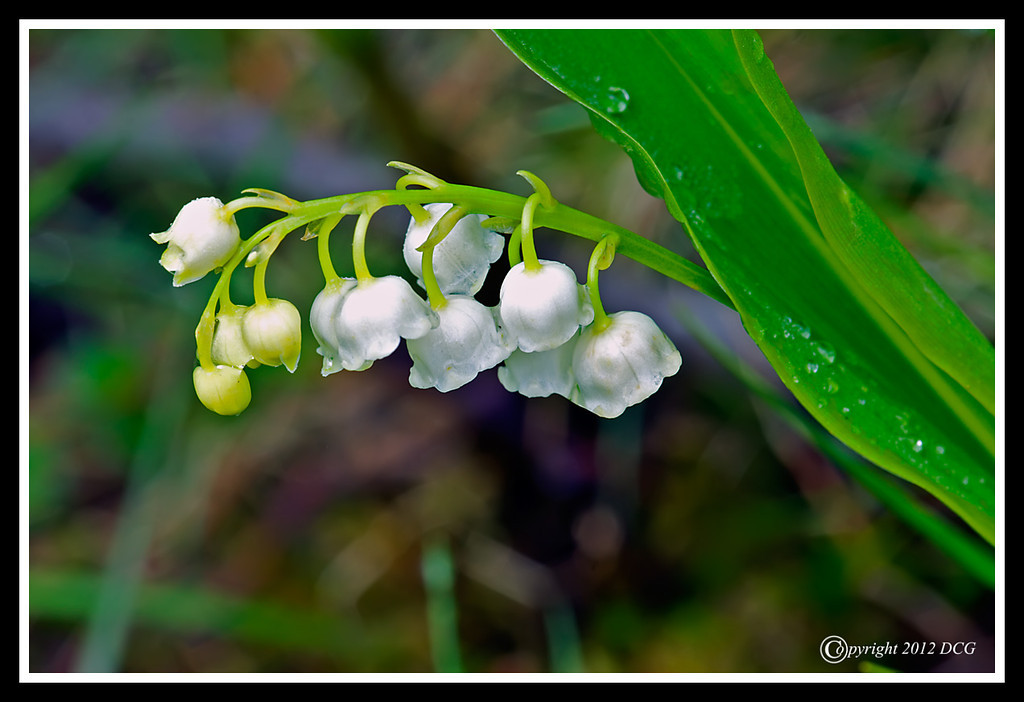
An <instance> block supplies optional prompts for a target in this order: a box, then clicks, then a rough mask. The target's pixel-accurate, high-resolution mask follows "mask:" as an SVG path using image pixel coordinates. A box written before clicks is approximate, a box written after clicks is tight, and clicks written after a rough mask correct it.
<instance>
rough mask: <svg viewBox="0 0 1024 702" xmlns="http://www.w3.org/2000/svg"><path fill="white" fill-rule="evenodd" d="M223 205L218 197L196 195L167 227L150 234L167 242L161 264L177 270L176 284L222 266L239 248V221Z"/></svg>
mask: <svg viewBox="0 0 1024 702" xmlns="http://www.w3.org/2000/svg"><path fill="white" fill-rule="evenodd" d="M223 207H224V203H222V202H221V201H220V200H218V199H217V198H215V197H202V198H198V199H195V200H193V201H192V202H190V203H188V204H187V205H185V206H184V207H182V208H181V211H180V212H178V216H177V217H175V218H174V222H173V223H172V224H171V226H170V228H169V229H168V230H167V231H165V232H158V233H155V234H150V237H151V238H152V239H153V241H155V242H157V243H158V244H167V249H166V250H165V251H164V253H163V255H162V256H161V257H160V265H161V266H163V267H164V268H165V269H167V271H169V272H170V273H173V274H174V279H173V284H174V286H175V287H179V286H182V285H185V284H187V283H191V282H193V281H195V280H199V279H200V278H202V277H203V276H205V275H206V274H207V273H209V272H210V271H213V270H215V269H217V268H220V267H221V266H223V265H224V264H225V263H227V262H228V261H229V260H230V259H231V256H232V255H233V254H234V253H235V251H236V250H237V249H238V246H239V245H240V244H241V239H240V238H239V233H238V224H237V223H236V222H235V217H234V215H231V214H225V212H224V209H223Z"/></svg>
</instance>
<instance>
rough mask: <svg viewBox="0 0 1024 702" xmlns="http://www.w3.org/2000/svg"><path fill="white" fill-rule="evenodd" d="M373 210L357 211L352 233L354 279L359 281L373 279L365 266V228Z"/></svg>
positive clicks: (364, 281) (365, 281)
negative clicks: (357, 214)
mask: <svg viewBox="0 0 1024 702" xmlns="http://www.w3.org/2000/svg"><path fill="white" fill-rule="evenodd" d="M374 212H376V209H374V210H364V211H363V212H360V213H359V219H357V220H356V228H355V231H354V232H353V233H352V265H353V266H354V267H355V271H356V280H358V281H359V282H360V283H368V282H370V281H371V280H373V276H372V275H371V274H370V269H369V268H367V266H366V229H367V228H368V227H369V225H370V218H371V217H373V213H374Z"/></svg>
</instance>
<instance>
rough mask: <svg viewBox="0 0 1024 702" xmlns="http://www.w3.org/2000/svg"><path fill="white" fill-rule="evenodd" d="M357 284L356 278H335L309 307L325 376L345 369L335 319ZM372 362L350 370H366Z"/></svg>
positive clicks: (310, 322) (321, 371)
mask: <svg viewBox="0 0 1024 702" xmlns="http://www.w3.org/2000/svg"><path fill="white" fill-rule="evenodd" d="M356 285H357V283H356V280H355V278H335V279H333V280H331V281H329V282H328V283H327V284H326V285H325V286H324V289H323V290H321V291H320V293H319V294H318V295H317V296H316V298H315V299H314V300H313V306H312V307H310V309H309V326H310V328H312V330H313V336H314V337H315V338H316V341H317V344H319V345H318V346H317V349H316V352H317V353H318V354H320V355H321V356H322V357H323V359H324V360H323V365H322V366H321V369H320V374H321V375H323V376H324V377H325V378H326V377H327V376H328V375H330V374H331V373H337V372H338V371H340V370H345V368H343V367H342V365H341V363H340V362H339V360H338V346H339V343H338V332H337V329H336V324H335V321H336V319H337V311H338V307H339V306H340V304H341V303H342V302H344V300H345V297H346V296H347V295H348V294H349V293H350V292H352V290H353V289H355V287H356ZM371 363H372V361H368V362H367V363H366V365H365V367H362V368H352V369H350V370H365V369H366V368H369V367H370V364H371Z"/></svg>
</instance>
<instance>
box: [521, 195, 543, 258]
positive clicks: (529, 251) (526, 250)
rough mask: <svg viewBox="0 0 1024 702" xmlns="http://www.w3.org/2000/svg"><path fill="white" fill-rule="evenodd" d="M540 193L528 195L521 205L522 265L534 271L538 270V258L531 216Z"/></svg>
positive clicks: (535, 208)
mask: <svg viewBox="0 0 1024 702" xmlns="http://www.w3.org/2000/svg"><path fill="white" fill-rule="evenodd" d="M540 199H541V195H540V194H539V193H534V194H533V195H531V196H530V197H528V198H526V204H525V205H523V219H522V225H521V226H522V232H521V236H522V247H523V266H524V267H525V268H526V270H528V271H530V272H531V273H534V272H536V271H538V270H540V259H538V258H537V248H536V246H534V244H533V217H534V214H535V213H536V211H537V206H538V205H539V204H540Z"/></svg>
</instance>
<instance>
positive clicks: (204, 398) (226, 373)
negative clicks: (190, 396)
mask: <svg viewBox="0 0 1024 702" xmlns="http://www.w3.org/2000/svg"><path fill="white" fill-rule="evenodd" d="M192 384H193V385H194V386H195V389H196V396H197V397H198V398H199V401H200V402H202V403H203V405H204V406H205V407H206V408H207V409H208V410H211V411H213V412H216V413H217V414H223V415H227V416H233V415H236V414H241V413H242V411H243V410H244V409H245V408H246V407H248V406H249V401H250V400H251V399H252V389H251V388H250V387H249V378H248V377H246V375H245V371H243V370H242V369H241V368H233V367H231V366H215V367H214V368H204V367H202V366H196V369H195V370H194V371H192Z"/></svg>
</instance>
